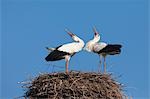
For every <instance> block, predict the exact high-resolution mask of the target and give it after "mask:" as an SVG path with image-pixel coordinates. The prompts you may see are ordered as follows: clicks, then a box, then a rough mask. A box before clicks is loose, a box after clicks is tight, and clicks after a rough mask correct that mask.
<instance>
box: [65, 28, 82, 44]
mask: <svg viewBox="0 0 150 99" xmlns="http://www.w3.org/2000/svg"><path fill="white" fill-rule="evenodd" d="M65 31H66V32H67V33H68V34H69V35H70V36H71V38H72V39H73V40H74V41H75V42H79V41H80V40H81V39H80V38H79V37H77V36H76V35H75V34H74V33H72V32H70V31H68V30H67V29H65Z"/></svg>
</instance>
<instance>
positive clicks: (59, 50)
mask: <svg viewBox="0 0 150 99" xmlns="http://www.w3.org/2000/svg"><path fill="white" fill-rule="evenodd" d="M65 31H66V32H67V33H68V34H69V35H70V36H71V38H72V39H73V41H74V42H71V43H67V44H63V45H60V46H58V47H56V48H48V47H46V48H47V49H48V50H49V51H50V53H49V55H48V56H47V57H46V58H45V60H46V61H58V60H61V59H65V61H66V64H65V65H66V74H68V65H69V61H70V58H71V57H72V56H73V55H74V54H75V53H77V52H79V51H81V50H82V49H83V47H84V41H83V40H82V39H81V38H79V37H78V36H76V35H75V34H74V33H72V32H70V31H69V30H67V29H65Z"/></svg>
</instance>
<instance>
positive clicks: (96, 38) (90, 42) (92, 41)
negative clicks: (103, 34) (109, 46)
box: [85, 36, 100, 52]
mask: <svg viewBox="0 0 150 99" xmlns="http://www.w3.org/2000/svg"><path fill="white" fill-rule="evenodd" d="M99 40H100V36H97V37H94V38H93V39H92V40H90V41H89V42H87V44H86V47H85V50H87V51H88V52H92V51H93V46H94V44H96V43H98V42H99Z"/></svg>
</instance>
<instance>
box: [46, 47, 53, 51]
mask: <svg viewBox="0 0 150 99" xmlns="http://www.w3.org/2000/svg"><path fill="white" fill-rule="evenodd" d="M45 48H46V49H47V50H48V51H54V50H55V48H49V47H45Z"/></svg>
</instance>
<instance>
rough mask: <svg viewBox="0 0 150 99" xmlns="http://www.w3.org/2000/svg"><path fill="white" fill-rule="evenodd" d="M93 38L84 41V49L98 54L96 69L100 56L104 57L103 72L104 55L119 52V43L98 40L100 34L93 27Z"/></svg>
mask: <svg viewBox="0 0 150 99" xmlns="http://www.w3.org/2000/svg"><path fill="white" fill-rule="evenodd" d="M93 31H94V38H93V39H92V40H90V41H89V42H87V43H86V46H85V50H86V51H88V52H94V53H96V54H98V55H99V56H100V65H99V69H98V71H100V68H101V63H102V58H104V73H106V56H107V55H116V54H120V53H121V47H122V45H120V44H107V43H104V42H99V41H100V34H99V32H98V31H97V30H96V28H95V27H94V28H93Z"/></svg>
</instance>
